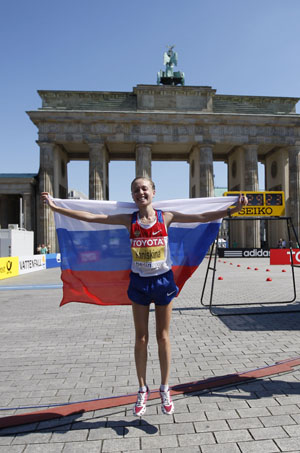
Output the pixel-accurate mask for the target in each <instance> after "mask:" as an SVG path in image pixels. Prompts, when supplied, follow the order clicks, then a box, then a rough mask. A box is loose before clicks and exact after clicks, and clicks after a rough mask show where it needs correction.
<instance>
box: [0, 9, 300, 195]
mask: <svg viewBox="0 0 300 453" xmlns="http://www.w3.org/2000/svg"><path fill="white" fill-rule="evenodd" d="M0 11H1V14H0V38H1V39H0V54H1V59H2V61H1V68H2V69H1V84H0V90H1V91H0V94H1V103H0V121H1V122H0V124H1V134H0V153H1V167H0V173H35V172H38V166H39V147H38V145H37V144H36V143H35V141H36V140H37V129H36V127H35V126H34V125H33V124H32V123H31V121H30V119H29V117H28V116H27V114H26V113H25V112H26V111H28V110H36V109H37V108H39V107H40V106H41V100H40V98H39V96H38V94H37V90H38V89H41V90H87V91H89V90H96V91H97V90H99V91H131V90H132V88H133V87H134V86H136V85H137V84H155V83H156V74H157V71H158V70H159V69H163V52H164V51H165V49H166V45H167V44H175V45H176V51H177V52H178V54H179V61H178V67H177V69H178V70H181V71H184V72H185V75H186V85H209V86H212V87H213V88H214V89H216V90H217V92H218V93H219V94H241V95H259V96H291V97H298V96H299V97H300V77H299V74H300V58H299V49H300V46H299V44H300V40H299V20H300V1H299V0H227V1H226V2H225V1H224V0H210V1H208V0H206V1H204V0H186V2H182V1H178V0H172V1H170V0H164V1H161V0H160V1H158V0H152V1H151V2H149V1H144V0H129V1H127V2H125V1H124V0H110V1H107V0H105V1H104V0H51V1H50V0H26V1H20V0H10V1H8V0H7V1H2V2H1V8H0ZM297 111H298V112H299V107H298V108H297ZM170 170H171V171H170ZM109 171H110V198H111V199H117V200H128V199H130V195H129V183H130V181H131V179H133V177H134V162H129V163H123V162H113V163H111V164H110V170H109ZM152 171H153V173H152V176H153V179H154V180H155V182H156V185H157V187H158V196H157V199H167V198H185V197H188V165H187V164H186V163H172V164H170V163H169V164H168V163H155V162H154V163H153V170H152ZM167 171H168V173H167V175H166V172H167ZM214 172H215V185H217V186H224V185H226V165H225V164H222V163H220V164H218V165H216V166H215V169H214ZM259 173H260V183H261V185H262V184H263V176H262V174H263V167H262V166H260V172H259ZM178 180H180V181H182V183H181V184H178ZM69 187H70V188H78V189H79V190H81V191H83V192H85V193H87V192H88V189H87V187H88V164H87V163H86V162H81V163H77V162H76V163H75V162H71V163H70V164H69ZM127 188H128V196H127V197H126V196H124V194H125V193H126V190H127Z"/></svg>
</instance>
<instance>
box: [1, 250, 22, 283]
mask: <svg viewBox="0 0 300 453" xmlns="http://www.w3.org/2000/svg"><path fill="white" fill-rule="evenodd" d="M16 275H19V258H18V257H17V256H13V257H11V256H9V257H5V258H0V280H3V279H4V278H9V277H15V276H16Z"/></svg>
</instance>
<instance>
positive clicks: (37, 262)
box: [19, 255, 46, 275]
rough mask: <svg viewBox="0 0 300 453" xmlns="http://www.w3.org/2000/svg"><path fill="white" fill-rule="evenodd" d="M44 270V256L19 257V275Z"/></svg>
mask: <svg viewBox="0 0 300 453" xmlns="http://www.w3.org/2000/svg"><path fill="white" fill-rule="evenodd" d="M42 269H46V255H28V256H19V275H20V274H28V273H29V272H35V271H41V270H42Z"/></svg>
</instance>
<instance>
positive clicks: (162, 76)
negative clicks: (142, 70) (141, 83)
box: [157, 45, 184, 86]
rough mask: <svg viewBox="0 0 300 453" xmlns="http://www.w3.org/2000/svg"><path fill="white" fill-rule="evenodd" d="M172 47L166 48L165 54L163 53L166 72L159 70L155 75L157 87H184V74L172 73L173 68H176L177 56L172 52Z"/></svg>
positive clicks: (179, 72)
mask: <svg viewBox="0 0 300 453" xmlns="http://www.w3.org/2000/svg"><path fill="white" fill-rule="evenodd" d="M174 47H175V46H174V45H173V46H168V50H167V52H164V65H165V66H166V70H165V71H162V70H160V71H159V72H158V73H157V85H159V84H162V85H182V86H183V85H184V72H181V71H174V70H173V68H174V66H177V62H178V54H177V52H174V50H173V49H174Z"/></svg>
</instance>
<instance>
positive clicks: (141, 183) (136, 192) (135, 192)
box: [131, 178, 155, 207]
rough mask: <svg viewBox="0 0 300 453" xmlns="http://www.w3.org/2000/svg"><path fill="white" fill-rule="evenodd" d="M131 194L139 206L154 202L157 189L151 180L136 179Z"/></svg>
mask: <svg viewBox="0 0 300 453" xmlns="http://www.w3.org/2000/svg"><path fill="white" fill-rule="evenodd" d="M131 195H132V198H133V201H134V202H135V204H136V205H137V206H139V207H140V206H148V205H149V204H151V203H152V200H153V197H154V195H155V190H153V188H152V184H151V182H150V181H148V180H147V179H143V178H140V179H137V180H136V181H134V183H133V185H132V192H131Z"/></svg>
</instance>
